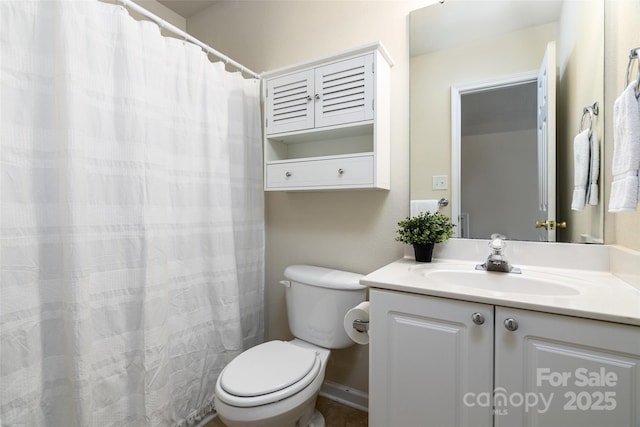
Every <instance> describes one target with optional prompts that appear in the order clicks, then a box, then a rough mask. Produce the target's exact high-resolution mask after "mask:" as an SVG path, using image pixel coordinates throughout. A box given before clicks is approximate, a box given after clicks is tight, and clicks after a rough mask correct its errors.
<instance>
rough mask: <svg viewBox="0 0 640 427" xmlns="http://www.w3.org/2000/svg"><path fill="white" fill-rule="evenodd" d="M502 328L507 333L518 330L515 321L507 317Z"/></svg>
mask: <svg viewBox="0 0 640 427" xmlns="http://www.w3.org/2000/svg"><path fill="white" fill-rule="evenodd" d="M504 327H505V328H507V330H509V331H517V330H518V322H516V320H515V319H512V318H511V317H509V318H508V319H504Z"/></svg>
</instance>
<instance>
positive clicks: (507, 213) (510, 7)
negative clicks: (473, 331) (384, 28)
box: [410, 0, 604, 243]
mask: <svg viewBox="0 0 640 427" xmlns="http://www.w3.org/2000/svg"><path fill="white" fill-rule="evenodd" d="M410 26H411V192H410V194H411V199H412V200H415V199H437V200H439V199H441V198H446V199H448V200H449V201H450V203H449V206H447V207H445V208H443V209H442V211H443V212H444V213H445V214H448V215H451V214H452V213H453V214H455V216H456V218H452V219H453V220H454V222H457V223H458V227H456V231H457V233H458V236H459V237H470V238H489V236H490V234H491V232H496V233H501V234H505V235H506V236H507V238H508V239H514V240H538V241H560V242H574V243H579V242H583V243H601V242H603V238H604V209H603V205H604V203H603V201H602V185H600V186H599V187H600V188H599V197H598V204H597V205H586V206H585V207H584V209H582V210H572V209H571V202H572V200H571V199H572V195H573V186H574V160H573V139H574V137H575V135H576V134H577V133H578V132H579V131H580V129H581V126H587V125H588V123H589V122H590V120H587V119H585V120H584V121H583V120H582V118H583V112H584V108H585V107H587V106H590V105H593V104H594V103H595V102H598V103H599V106H600V111H599V113H600V114H599V115H597V116H594V117H593V120H592V129H593V131H594V133H595V134H596V135H597V136H598V137H599V144H600V153H602V152H603V147H604V146H603V143H604V141H602V135H603V130H604V120H603V114H602V113H603V112H602V107H601V106H602V105H603V104H604V102H603V101H604V99H603V97H604V0H584V1H571V0H567V1H562V0H558V1H555V0H548V1H542V2H541V1H536V0H534V1H527V0H493V1H491V0H445V1H444V2H443V3H440V2H437V3H434V4H432V5H429V6H426V7H424V8H422V9H418V10H415V11H413V12H412V13H411V16H410ZM550 45H555V54H554V55H553V56H554V58H553V59H554V61H555V64H556V66H555V67H554V69H555V71H556V79H555V84H556V90H555V91H554V95H555V98H556V102H555V103H554V104H555V120H551V125H553V123H552V122H553V121H555V132H553V131H551V130H550V129H549V132H550V135H552V137H554V138H555V144H551V145H553V146H552V147H551V149H552V150H553V149H555V159H556V160H555V162H553V160H552V161H551V162H547V163H544V162H541V163H540V164H538V157H540V158H542V157H544V156H540V155H539V154H538V152H539V151H538V150H537V148H536V147H535V145H536V144H538V146H539V145H540V143H539V142H536V141H535V140H536V138H535V137H534V142H533V144H534V147H533V149H531V148H527V149H525V148H522V149H521V148H514V147H513V146H509V149H505V145H504V144H510V143H514V142H519V141H520V140H521V139H522V135H523V134H525V133H526V134H531V133H533V134H534V135H535V134H536V133H538V134H539V133H540V130H539V129H538V125H537V122H536V118H535V117H534V118H533V119H532V118H531V117H529V116H526V117H525V114H531V113H532V112H533V114H536V112H537V110H538V106H537V104H536V105H533V107H531V105H530V104H529V105H527V106H524V107H519V106H517V105H516V104H515V102H514V99H521V98H522V97H523V96H522V93H524V92H527V93H531V91H530V90H528V89H525V87H524V86H523V87H522V90H520V89H518V90H515V91H511V90H508V89H510V88H512V87H513V86H516V84H515V82H524V83H527V82H529V83H530V82H531V81H532V78H533V81H535V80H536V76H537V75H538V73H539V70H540V67H541V64H542V63H543V59H544V57H545V52H546V51H547V49H548V48H549V46H550ZM532 76H533V77H532ZM534 86H535V85H534ZM507 92H508V93H509V94H507ZM503 94H504V95H506V96H509V97H511V98H499V97H498V96H502V95H503ZM533 98H534V101H533V102H536V99H535V98H536V96H535V94H534V96H533ZM458 116H460V117H458ZM457 123H468V124H469V127H467V128H460V127H459V126H458V125H457ZM454 124H455V126H454ZM516 124H517V125H523V126H525V128H523V129H515V126H516ZM497 126H502V128H499V127H497ZM473 132H475V139H473V138H472V139H470V140H472V141H476V142H474V144H476V145H475V146H474V149H475V151H473V152H472V151H471V150H469V149H466V148H465V144H470V143H469V142H462V141H467V140H469V138H467V137H468V136H469V134H470V133H473ZM456 134H457V135H456ZM505 135H507V137H506V139H505ZM452 141H454V142H453V143H452ZM477 144H483V145H477ZM553 155H554V153H553V152H551V153H550V154H548V155H547V157H548V158H550V159H553ZM516 160H518V161H522V160H524V162H523V166H516ZM470 166H475V168H472V167H470ZM527 166H531V167H527ZM554 167H555V174H552V173H550V172H553V169H554ZM474 169H475V170H474ZM478 169H479V171H478ZM526 169H530V170H531V171H532V172H531V173H533V174H534V175H533V176H529V177H527V176H526V175H525V173H526ZM538 171H545V172H547V175H549V176H547V177H546V178H544V179H543V178H541V177H538V176H537V175H538ZM472 174H475V175H472ZM465 175H466V177H467V178H468V177H469V176H472V178H471V179H466V181H470V182H471V184H472V185H469V183H468V182H467V184H464V181H465ZM443 178H444V186H445V187H446V188H445V189H436V188H437V187H438V186H440V187H441V186H443ZM489 178H491V179H493V180H494V181H493V182H491V181H486V182H485V181H484V180H485V179H489ZM600 180H601V177H600ZM519 182H520V184H518V183H519ZM539 182H541V184H539ZM545 182H546V184H547V187H548V195H547V193H545V195H544V196H543V195H541V194H538V193H539V192H540V191H541V190H540V189H541V188H543V187H544V183H545ZM499 183H502V184H504V187H505V190H501V189H499ZM526 184H528V185H529V186H530V187H531V186H533V187H534V190H533V191H534V195H532V196H525V202H523V201H517V200H516V199H517V197H515V195H520V194H521V193H523V192H524V187H525V185H526ZM507 190H510V191H513V192H514V193H512V194H511V195H510V194H508V193H507ZM544 197H547V198H548V200H547V201H548V202H550V203H549V204H550V205H551V204H553V201H555V205H556V206H555V209H556V212H555V215H553V217H549V219H551V220H553V221H556V222H557V223H563V222H565V223H566V228H559V227H555V228H554V229H553V233H547V232H546V230H545V229H544V225H543V227H538V228H536V221H538V222H539V223H543V222H544V220H545V218H544V216H542V217H540V216H539V212H537V211H538V210H540V204H541V201H542V200H544ZM473 203H475V204H476V206H478V207H482V209H479V208H474V207H473ZM543 208H544V209H547V206H545V205H543ZM534 211H536V212H534ZM536 215H538V216H536ZM517 221H520V222H521V224H517V225H516V224H515V223H516V222H517ZM538 225H540V224H538ZM561 225H562V224H561ZM541 229H542V232H541ZM489 230H492V231H491V232H489ZM474 232H475V233H474ZM476 233H477V234H476ZM484 234H487V235H486V236H485V235H484Z"/></svg>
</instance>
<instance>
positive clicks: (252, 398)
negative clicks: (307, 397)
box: [216, 341, 321, 407]
mask: <svg viewBox="0 0 640 427" xmlns="http://www.w3.org/2000/svg"><path fill="white" fill-rule="evenodd" d="M320 367H321V361H320V358H319V355H318V354H317V352H316V351H314V350H312V349H308V348H302V347H299V346H296V345H292V344H291V343H289V342H286V341H269V342H266V343H264V344H260V345H258V346H256V347H252V348H250V349H249V350H247V351H245V352H243V353H242V354H240V355H239V356H238V357H236V358H235V359H233V360H232V361H231V362H230V363H229V364H228V365H227V366H226V367H225V368H224V369H223V371H222V373H221V374H220V377H219V378H218V383H217V387H216V396H217V397H218V398H219V399H221V400H222V401H224V402H226V403H227V404H229V405H232V406H238V407H252V406H259V405H266V404H269V403H273V402H276V401H279V400H282V399H285V398H287V397H289V396H292V395H294V394H296V393H298V392H299V391H300V390H302V389H304V388H305V387H306V386H308V385H309V384H310V383H311V382H312V381H313V380H314V379H315V378H316V376H317V375H318V372H319V371H320Z"/></svg>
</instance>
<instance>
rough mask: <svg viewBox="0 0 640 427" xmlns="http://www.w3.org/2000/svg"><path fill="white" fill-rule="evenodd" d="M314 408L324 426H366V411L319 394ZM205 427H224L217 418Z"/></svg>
mask: <svg viewBox="0 0 640 427" xmlns="http://www.w3.org/2000/svg"><path fill="white" fill-rule="evenodd" d="M316 408H318V410H319V411H320V412H321V413H322V415H323V416H324V422H325V426H326V427H367V426H368V425H369V423H368V421H367V413H366V412H362V411H360V410H358V409H354V408H351V407H349V406H346V405H343V404H341V403H338V402H335V401H333V400H331V399H327V398H326V397H322V396H319V397H318V401H317V402H316ZM205 427H225V425H224V423H223V422H222V421H220V420H219V419H218V418H216V419H214V420H213V421H211V422H209V423H208V424H207V425H206V426H205Z"/></svg>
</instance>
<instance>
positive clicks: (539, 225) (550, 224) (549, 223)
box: [536, 220, 567, 230]
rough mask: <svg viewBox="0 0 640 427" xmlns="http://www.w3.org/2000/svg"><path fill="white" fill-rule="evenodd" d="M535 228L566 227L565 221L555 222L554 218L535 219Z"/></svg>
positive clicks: (551, 228)
mask: <svg viewBox="0 0 640 427" xmlns="http://www.w3.org/2000/svg"><path fill="white" fill-rule="evenodd" d="M536 228H546V229H547V230H553V229H554V228H567V222H566V221H562V222H555V221H554V220H546V221H544V222H542V221H536Z"/></svg>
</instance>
